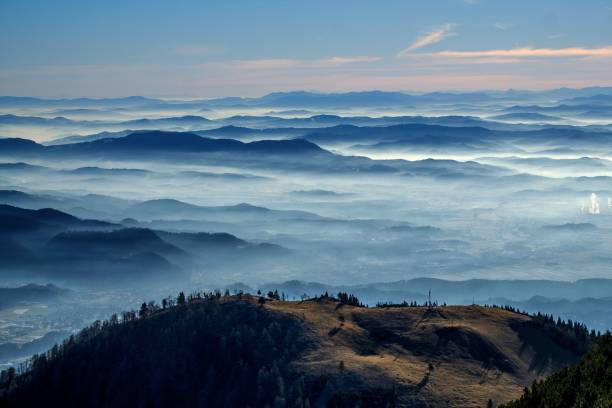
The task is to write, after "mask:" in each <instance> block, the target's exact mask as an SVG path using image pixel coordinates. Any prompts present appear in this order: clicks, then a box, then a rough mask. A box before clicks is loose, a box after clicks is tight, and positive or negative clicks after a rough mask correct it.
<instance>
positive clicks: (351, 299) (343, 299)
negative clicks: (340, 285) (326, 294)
mask: <svg viewBox="0 0 612 408" xmlns="http://www.w3.org/2000/svg"><path fill="white" fill-rule="evenodd" d="M337 299H338V301H339V302H340V303H341V304H343V305H351V306H357V307H365V306H364V305H363V303H361V302H360V301H359V299H358V298H357V296H355V295H353V294H349V293H346V292H338V298H337Z"/></svg>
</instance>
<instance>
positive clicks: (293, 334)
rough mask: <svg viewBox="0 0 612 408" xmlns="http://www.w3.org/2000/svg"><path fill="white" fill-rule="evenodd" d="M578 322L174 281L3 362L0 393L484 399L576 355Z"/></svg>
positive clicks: (277, 401) (24, 402)
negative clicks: (26, 357) (39, 351)
mask: <svg viewBox="0 0 612 408" xmlns="http://www.w3.org/2000/svg"><path fill="white" fill-rule="evenodd" d="M576 327H577V326H572V330H574V331H569V330H567V328H565V327H563V326H559V325H556V324H555V323H554V321H552V320H549V319H542V318H537V317H530V316H527V315H524V314H520V313H516V312H514V311H511V310H504V309H500V308H492V307H489V308H486V307H478V306H443V307H441V306H440V307H423V306H415V305H407V304H401V305H384V307H376V308H366V307H362V306H361V305H360V303H359V301H358V299H356V298H355V297H353V296H349V295H347V294H338V296H337V297H331V296H322V297H318V298H314V299H310V300H305V301H301V302H288V301H281V300H279V297H278V295H275V294H274V293H270V294H269V295H268V296H267V297H265V298H264V297H253V296H248V295H237V296H221V295H220V294H213V293H209V294H195V295H192V296H189V297H187V298H186V297H185V296H184V295H183V294H182V293H181V294H180V295H179V297H178V298H176V299H174V298H167V299H164V301H163V302H162V305H161V306H158V305H156V304H155V303H153V302H150V303H148V304H147V303H145V304H143V305H142V307H141V309H140V311H139V312H136V311H132V312H124V313H123V315H122V316H113V317H111V319H109V320H108V321H105V322H96V323H94V324H93V325H92V326H90V327H89V328H87V329H85V330H83V331H82V332H81V333H80V334H79V335H77V336H73V337H72V338H70V339H69V340H67V341H66V342H65V343H64V344H63V345H62V346H59V347H54V348H53V349H52V350H50V351H49V352H48V353H46V354H45V355H42V356H38V357H36V358H34V359H33V361H32V363H31V367H30V368H29V370H27V371H26V372H25V373H24V374H21V375H16V374H15V372H14V371H5V372H4V373H3V374H2V378H1V381H0V405H2V406H7V407H29V406H37V407H38V406H63V407H85V406H86V407H127V406H129V407H167V406H196V407H199V406H202V407H217V406H225V407H266V406H269V407H302V408H303V407H315V406H316V407H319V406H329V407H345V406H346V407H353V406H356V405H357V404H361V406H364V407H365V406H368V407H379V406H380V407H387V406H434V407H435V406H444V407H447V406H451V407H453V406H454V407H483V406H485V405H486V403H487V401H488V399H489V398H493V400H494V401H495V402H496V404H497V403H500V402H507V401H510V400H512V399H514V398H518V397H519V396H520V395H521V392H522V390H523V389H524V387H525V386H527V385H529V384H531V383H532V382H533V381H534V380H535V379H540V378H543V377H544V376H546V375H549V374H550V373H552V372H554V371H557V370H558V369H560V368H562V367H564V366H566V365H568V364H570V363H572V362H575V361H577V360H578V359H579V358H580V355H581V353H582V350H583V349H584V345H585V344H586V343H588V342H589V341H590V340H589V339H590V337H589V336H588V335H587V336H586V337H585V336H583V334H584V332H583V331H582V329H576ZM576 330H577V331H576ZM576 333H578V335H577V334H576Z"/></svg>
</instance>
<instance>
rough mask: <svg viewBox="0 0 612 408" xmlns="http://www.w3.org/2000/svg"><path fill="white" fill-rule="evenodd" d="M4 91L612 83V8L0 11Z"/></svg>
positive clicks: (54, 7)
mask: <svg viewBox="0 0 612 408" xmlns="http://www.w3.org/2000/svg"><path fill="white" fill-rule="evenodd" d="M0 55H1V57H0V94H4V95H9V94H10V95H34V96H49V97H51V96H53V97H58V96H123V95H133V94H139V95H149V96H165V97H212V96H225V95H260V94H263V93H266V92H271V91H286V90H295V89H307V90H319V91H347V90H367V89H384V90H402V91H418V92H421V91H430V90H471V89H506V88H533V89H541V88H551V87H557V86H571V87H580V86H590V85H612V69H610V67H611V66H612V0H587V1H548V0H543V1H501V0H500V1H494V0H446V1H406V0H404V1H385V2H381V1H358V0H352V1H332V0H327V1H299V2H298V1H287V0H286V1H229V0H225V1H206V0H200V1H193V0H185V1H180V0H178V1H173V2H169V1H166V2H162V1H151V0H149V1H129V0H125V1H112V0H106V1H99V2H89V1H62V0H55V1H23V0H22V1H13V0H2V2H0Z"/></svg>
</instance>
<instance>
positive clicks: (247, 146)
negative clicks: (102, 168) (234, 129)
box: [0, 131, 329, 156]
mask: <svg viewBox="0 0 612 408" xmlns="http://www.w3.org/2000/svg"><path fill="white" fill-rule="evenodd" d="M153 152H157V153H160V154H162V153H163V154H168V153H212V152H221V153H235V154H238V153H241V154H262V155H287V154H289V155H299V154H309V155H312V154H329V153H328V152H326V151H325V150H323V149H321V148H320V147H318V146H317V145H315V144H314V143H311V142H308V141H306V140H303V139H291V140H260V141H256V142H250V143H243V142H240V141H238V140H233V139H211V138H206V137H201V136H198V135H196V134H193V133H182V132H164V131H143V132H136V133H131V134H129V135H127V136H123V137H114V138H105V139H98V140H94V141H89V142H81V143H66V144H57V145H50V146H43V145H40V144H37V143H36V142H33V141H31V140H26V139H16V138H8V139H0V154H3V153H4V154H11V153H27V154H45V155H55V156H58V155H59V156H64V155H83V154H87V155H96V156H101V155H102V156H104V155H108V154H115V155H117V154H126V155H134V154H136V153H142V154H147V153H148V154H150V153H153Z"/></svg>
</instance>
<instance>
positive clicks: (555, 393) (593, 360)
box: [504, 333, 612, 408]
mask: <svg viewBox="0 0 612 408" xmlns="http://www.w3.org/2000/svg"><path fill="white" fill-rule="evenodd" d="M610 406H612V335H611V334H610V333H608V334H606V335H604V336H603V337H602V338H601V339H600V341H599V343H598V344H597V345H596V346H595V347H594V348H593V349H592V350H591V351H590V352H589V353H588V354H587V355H586V356H585V357H584V358H583V359H582V360H581V361H580V362H579V363H578V364H575V365H572V366H570V367H567V368H565V369H563V370H561V371H559V372H558V373H555V374H553V375H552V376H550V377H549V378H547V379H546V380H544V381H541V382H536V383H534V384H533V385H532V386H531V388H528V389H526V390H525V393H524V394H523V396H522V397H521V398H520V399H519V400H516V401H513V402H511V403H508V404H506V405H504V407H505V408H529V407H548V408H574V407H593V408H605V407H610Z"/></svg>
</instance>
